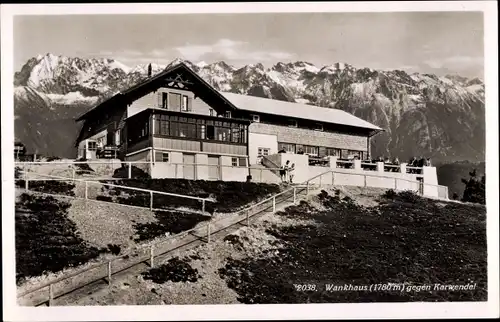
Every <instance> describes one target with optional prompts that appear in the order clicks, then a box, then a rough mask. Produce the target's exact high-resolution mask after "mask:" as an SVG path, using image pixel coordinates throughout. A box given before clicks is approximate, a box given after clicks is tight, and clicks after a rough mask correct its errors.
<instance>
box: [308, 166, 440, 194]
mask: <svg viewBox="0 0 500 322" xmlns="http://www.w3.org/2000/svg"><path fill="white" fill-rule="evenodd" d="M336 175H348V176H355V177H362V178H363V180H362V181H363V183H362V184H344V185H353V186H362V187H380V188H385V189H394V190H412V191H416V192H417V193H418V194H420V195H422V196H429V194H428V193H426V190H428V189H430V190H433V191H436V194H435V195H437V198H439V199H446V200H448V199H449V196H448V187H447V186H442V185H436V184H429V183H424V182H422V181H418V180H410V179H405V178H397V177H391V176H384V175H378V174H377V175H375V174H369V173H358V172H350V171H339V170H328V171H325V172H323V173H320V174H318V175H316V176H314V177H312V178H310V179H308V180H307V181H306V182H304V183H302V184H300V185H299V186H304V185H305V187H306V191H309V190H310V189H311V188H312V187H315V186H319V187H322V186H328V185H336V184H338V182H336V179H335V177H336ZM370 178H372V179H374V182H378V181H379V180H380V179H383V180H385V181H384V183H385V182H393V185H390V186H389V185H388V184H382V185H378V184H372V183H369V181H370V180H369V179H370ZM352 181H354V180H352ZM341 185H342V184H341ZM408 187H410V188H408Z"/></svg>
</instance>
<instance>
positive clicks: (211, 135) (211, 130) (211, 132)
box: [207, 125, 215, 140]
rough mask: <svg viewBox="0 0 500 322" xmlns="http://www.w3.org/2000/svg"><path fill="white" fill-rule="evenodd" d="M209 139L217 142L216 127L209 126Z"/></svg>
mask: <svg viewBox="0 0 500 322" xmlns="http://www.w3.org/2000/svg"><path fill="white" fill-rule="evenodd" d="M207 139H209V140H215V127H214V126H213V125H207Z"/></svg>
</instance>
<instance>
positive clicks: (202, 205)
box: [201, 199, 205, 214]
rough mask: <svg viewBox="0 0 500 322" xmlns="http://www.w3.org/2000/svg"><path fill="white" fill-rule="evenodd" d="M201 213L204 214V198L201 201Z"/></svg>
mask: <svg viewBox="0 0 500 322" xmlns="http://www.w3.org/2000/svg"><path fill="white" fill-rule="evenodd" d="M201 213H202V214H205V199H203V200H202V201H201Z"/></svg>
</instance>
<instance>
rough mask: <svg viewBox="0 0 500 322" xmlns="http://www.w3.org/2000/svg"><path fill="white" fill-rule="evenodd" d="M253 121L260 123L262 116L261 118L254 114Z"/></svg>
mask: <svg viewBox="0 0 500 322" xmlns="http://www.w3.org/2000/svg"><path fill="white" fill-rule="evenodd" d="M252 120H253V121H254V122H260V116H259V115H256V114H253V115H252Z"/></svg>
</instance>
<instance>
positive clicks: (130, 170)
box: [128, 162, 132, 179]
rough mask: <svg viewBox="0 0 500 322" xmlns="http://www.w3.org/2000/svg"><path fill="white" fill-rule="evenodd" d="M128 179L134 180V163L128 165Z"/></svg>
mask: <svg viewBox="0 0 500 322" xmlns="http://www.w3.org/2000/svg"><path fill="white" fill-rule="evenodd" d="M128 178H129V179H132V162H129V163H128Z"/></svg>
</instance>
